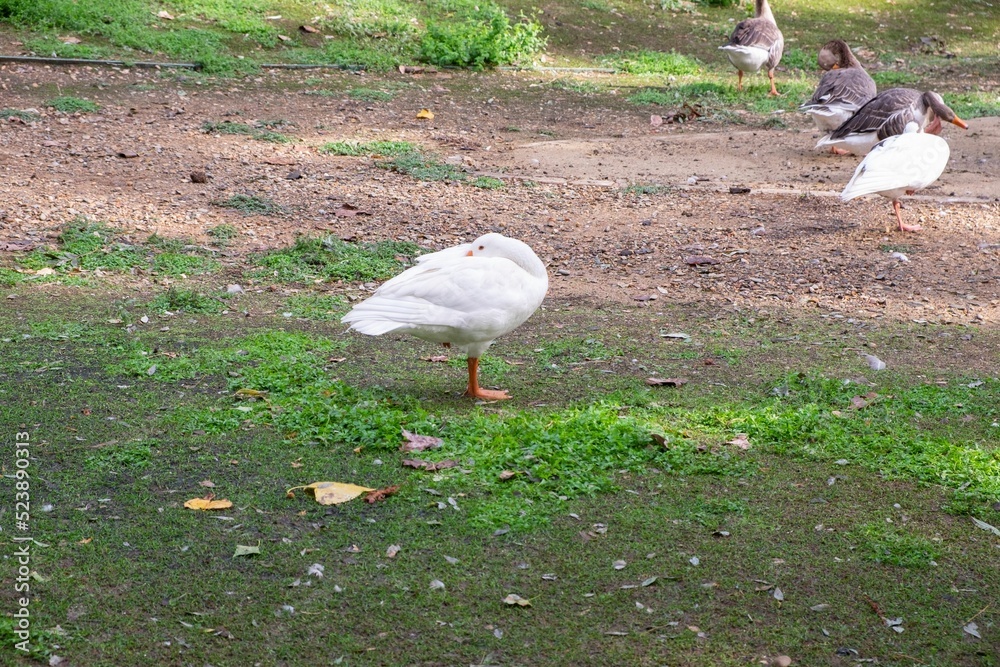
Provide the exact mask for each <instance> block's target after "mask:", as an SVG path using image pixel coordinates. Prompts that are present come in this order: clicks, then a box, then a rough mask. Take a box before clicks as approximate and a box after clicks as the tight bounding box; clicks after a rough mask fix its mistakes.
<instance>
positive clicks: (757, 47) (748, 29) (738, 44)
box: [719, 0, 785, 96]
mask: <svg viewBox="0 0 1000 667" xmlns="http://www.w3.org/2000/svg"><path fill="white" fill-rule="evenodd" d="M753 16H754V17H753V18H752V19H746V20H745V21H740V22H739V23H737V24H736V28H735V29H734V30H733V34H732V35H730V36H729V43H727V44H725V45H723V46H720V47H719V48H720V49H722V50H723V51H725V52H726V57H727V58H729V62H731V63H732V64H733V66H734V67H735V68H736V73H737V75H738V76H739V81H738V82H737V84H736V89H737V90H739V91H742V90H743V73H744V72H750V73H754V72H758V71H760V68H761V67H766V68H767V78H768V79H770V80H771V92H770V94H771V95H775V96H776V95H777V94H778V90H777V88H775V87H774V68H775V67H777V66H778V63H779V62H780V61H781V52H782V51H783V50H784V48H785V38H784V37H783V36H782V35H781V31H780V30H778V24H777V23H775V22H774V14H772V13H771V7H770V5H768V4H767V0H754V12H753Z"/></svg>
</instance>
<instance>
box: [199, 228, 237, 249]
mask: <svg viewBox="0 0 1000 667" xmlns="http://www.w3.org/2000/svg"><path fill="white" fill-rule="evenodd" d="M205 233H206V234H208V235H209V236H211V237H212V245H214V246H218V247H219V248H225V247H227V246H228V245H229V244H230V243H231V242H232V240H233V239H235V238H236V237H237V236H238V235H239V232H238V231H237V230H236V227H234V226H232V225H230V224H229V223H222V224H221V225H216V226H215V227H211V228H209V229H207V230H205Z"/></svg>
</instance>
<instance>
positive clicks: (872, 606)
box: [862, 593, 885, 621]
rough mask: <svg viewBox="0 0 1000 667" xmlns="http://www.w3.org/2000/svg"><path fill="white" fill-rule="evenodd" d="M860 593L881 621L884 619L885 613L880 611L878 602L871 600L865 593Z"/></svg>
mask: <svg viewBox="0 0 1000 667" xmlns="http://www.w3.org/2000/svg"><path fill="white" fill-rule="evenodd" d="M862 595H864V596H865V599H866V600H868V604H869V605H871V608H872V611H874V612H875V614H876V615H878V617H879V618H881V619H882V620H883V621H885V615H884V614H883V613H882V610H881V609H879V606H878V602H875V600H872V599H871V598H870V597H868V595H867V594H865V593H862Z"/></svg>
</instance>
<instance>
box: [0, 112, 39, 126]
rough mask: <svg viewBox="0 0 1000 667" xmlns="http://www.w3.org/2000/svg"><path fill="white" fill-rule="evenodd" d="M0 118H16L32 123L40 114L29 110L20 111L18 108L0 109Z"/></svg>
mask: <svg viewBox="0 0 1000 667" xmlns="http://www.w3.org/2000/svg"><path fill="white" fill-rule="evenodd" d="M0 118H3V119H5V120H6V119H8V118H17V119H18V120H22V121H24V122H25V123H33V122H34V121H36V120H38V119H39V118H40V116H39V115H38V114H37V113H34V112H31V111H22V110H20V109H0Z"/></svg>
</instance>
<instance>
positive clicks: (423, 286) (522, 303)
mask: <svg viewBox="0 0 1000 667" xmlns="http://www.w3.org/2000/svg"><path fill="white" fill-rule="evenodd" d="M417 262H418V264H417V266H414V267H411V268H409V269H407V270H406V271H404V272H403V273H401V274H399V275H398V276H396V277H395V278H393V279H392V280H389V281H388V282H386V283H384V284H383V285H382V286H381V287H379V288H378V290H376V291H375V294H373V295H372V296H371V297H369V298H368V299H366V300H365V301H363V302H361V303H359V304H358V305H356V306H354V308H353V309H352V310H351V312H349V313H347V315H345V316H344V318H343V319H342V320H341V321H342V322H344V323H345V324H350V325H351V328H352V329H355V330H356V331H359V332H361V333H363V334H368V335H369V336H379V335H381V334H384V333H390V332H402V333H408V334H411V335H413V336H416V337H417V338H421V339H423V340H427V341H431V342H433V343H443V344H444V345H445V346H448V347H450V346H455V347H457V348H458V349H459V350H460V351H462V352H464V353H465V354H466V355H467V357H468V370H469V386H468V388H467V389H466V391H465V395H466V396H471V397H473V398H481V399H486V400H499V399H504V398H510V396H509V395H508V394H507V392H506V391H491V390H488V389H483V388H481V387H480V386H479V379H478V376H479V357H480V356H481V355H482V354H483V352H485V351H486V349H487V348H489V346H490V345H491V344H492V343H493V340H494V339H496V338H497V337H499V336H502V335H503V334H505V333H508V332H510V331H513V330H514V329H515V328H516V327H518V326H519V325H520V324H521V323H523V322H524V321H525V320H527V319H528V318H529V317H531V314H532V313H534V312H535V310H537V309H538V306H540V305H541V303H542V299H544V298H545V293H546V292H547V291H548V288H549V277H548V274H547V273H546V271H545V265H544V264H542V261H541V260H540V259H538V256H537V255H536V254H535V253H534V251H532V249H531V248H530V247H528V245H527V244H526V243H524V242H522V241H519V240H517V239H512V238H508V237H506V236H503V235H501V234H485V235H484V236H480V237H479V238H478V239H476V240H475V241H473V242H472V243H465V244H462V245H458V246H455V247H452V248H446V249H445V250H441V251H440V252H435V253H431V254H429V255H424V256H422V257H420V258H418V260H417Z"/></svg>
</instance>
